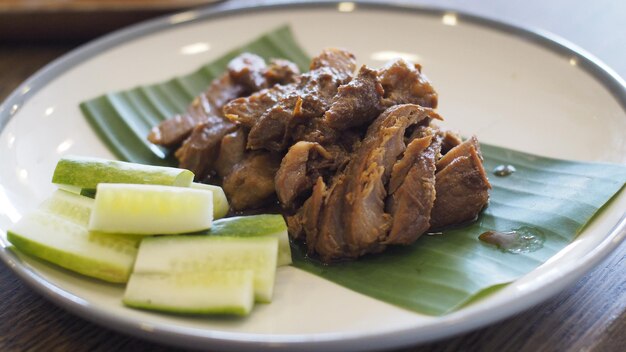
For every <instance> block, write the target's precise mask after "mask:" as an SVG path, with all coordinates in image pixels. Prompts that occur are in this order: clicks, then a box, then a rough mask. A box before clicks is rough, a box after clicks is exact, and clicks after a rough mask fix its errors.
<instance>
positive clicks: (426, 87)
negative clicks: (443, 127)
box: [378, 59, 437, 109]
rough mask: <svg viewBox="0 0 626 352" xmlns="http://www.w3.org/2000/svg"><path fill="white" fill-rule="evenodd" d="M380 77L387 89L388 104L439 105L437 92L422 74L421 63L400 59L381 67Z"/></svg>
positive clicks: (384, 87)
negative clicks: (411, 62) (413, 63)
mask: <svg viewBox="0 0 626 352" xmlns="http://www.w3.org/2000/svg"><path fill="white" fill-rule="evenodd" d="M378 77H379V79H380V82H381V84H382V85H383V89H384V90H385V96H384V98H385V99H384V103H385V104H386V105H387V106H391V105H396V104H418V105H421V106H425V107H429V108H433V109H434V108H436V107H437V92H435V89H434V88H433V86H432V85H431V84H430V82H429V81H428V79H427V78H426V76H424V75H423V74H422V67H421V66H420V65H418V64H415V65H412V64H410V63H408V62H406V61H405V60H402V59H399V60H396V61H393V62H391V63H389V64H388V65H387V66H385V67H383V68H382V69H380V70H379V71H378Z"/></svg>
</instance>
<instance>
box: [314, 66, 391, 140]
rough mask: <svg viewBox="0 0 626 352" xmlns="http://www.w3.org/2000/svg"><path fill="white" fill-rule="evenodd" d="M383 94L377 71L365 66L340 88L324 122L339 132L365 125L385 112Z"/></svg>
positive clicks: (325, 115)
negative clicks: (382, 100)
mask: <svg viewBox="0 0 626 352" xmlns="http://www.w3.org/2000/svg"><path fill="white" fill-rule="evenodd" d="M383 93H384V91H383V86H382V85H381V84H380V81H379V80H378V76H377V75H376V71H374V70H371V69H369V68H367V67H366V66H363V67H361V70H360V71H359V74H358V75H357V76H356V77H355V78H354V79H352V80H351V81H350V82H349V83H347V84H344V85H342V86H340V87H339V89H338V90H337V95H335V97H334V98H333V101H332V103H331V105H330V108H329V109H328V111H326V113H325V114H324V120H325V122H326V123H327V124H328V125H329V126H330V127H332V128H335V129H338V130H345V129H348V128H352V127H357V126H362V125H365V124H367V123H369V122H370V121H372V120H374V119H375V118H376V117H378V115H380V113H381V112H383V110H384V107H383V105H382V102H381V99H382V97H383Z"/></svg>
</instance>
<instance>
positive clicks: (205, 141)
mask: <svg viewBox="0 0 626 352" xmlns="http://www.w3.org/2000/svg"><path fill="white" fill-rule="evenodd" d="M235 129H237V126H235V125H234V124H232V123H230V122H228V121H226V120H224V119H223V118H221V117H219V116H208V117H207V121H205V122H203V123H201V124H199V125H197V126H196V127H194V129H193V131H192V132H191V135H190V136H189V138H187V139H186V140H185V142H184V143H183V145H182V146H181V147H180V148H178V150H177V151H176V153H175V154H174V155H176V158H177V159H178V165H179V167H181V168H184V169H189V170H191V171H193V173H194V174H195V176H196V180H203V179H204V178H205V177H207V176H208V175H209V174H210V172H211V171H212V170H213V164H214V162H215V159H217V156H218V153H219V145H220V143H221V141H222V138H223V137H224V136H225V135H226V134H227V133H230V132H233V131H234V130H235Z"/></svg>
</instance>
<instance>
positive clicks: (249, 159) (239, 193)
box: [222, 151, 280, 210]
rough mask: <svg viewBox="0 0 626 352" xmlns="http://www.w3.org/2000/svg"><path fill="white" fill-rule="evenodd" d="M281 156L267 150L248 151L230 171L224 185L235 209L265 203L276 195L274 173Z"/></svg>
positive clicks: (254, 206)
mask: <svg viewBox="0 0 626 352" xmlns="http://www.w3.org/2000/svg"><path fill="white" fill-rule="evenodd" d="M279 165H280V157H278V156H276V155H273V154H270V153H269V152H265V151H255V152H247V153H246V154H245V156H244V158H243V160H241V161H240V162H239V163H237V164H236V165H235V166H234V167H233V168H232V170H231V171H230V173H229V174H228V175H226V176H225V177H224V181H223V183H222V187H223V189H224V193H226V196H227V197H228V199H229V201H230V206H231V208H232V209H234V210H243V209H252V208H257V207H260V206H262V205H265V204H266V203H267V202H268V200H270V199H271V198H272V196H273V195H274V189H275V187H274V175H275V174H276V171H277V170H278V166H279Z"/></svg>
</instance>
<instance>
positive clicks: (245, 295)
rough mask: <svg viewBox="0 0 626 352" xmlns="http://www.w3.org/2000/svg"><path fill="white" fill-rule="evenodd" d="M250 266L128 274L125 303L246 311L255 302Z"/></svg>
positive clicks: (201, 311) (169, 308)
mask: <svg viewBox="0 0 626 352" xmlns="http://www.w3.org/2000/svg"><path fill="white" fill-rule="evenodd" d="M252 280H253V273H252V270H243V271H211V272H206V273H205V272H203V273H182V274H138V273H133V274H132V275H131V276H130V280H129V281H128V285H127V286H126V291H125V292H124V299H123V302H124V304H126V305H127V306H130V307H134V308H143V309H150V310H158V311H165V312H172V313H185V314H235V315H247V314H248V313H250V310H252V305H253V304H254V289H253V282H252Z"/></svg>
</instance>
